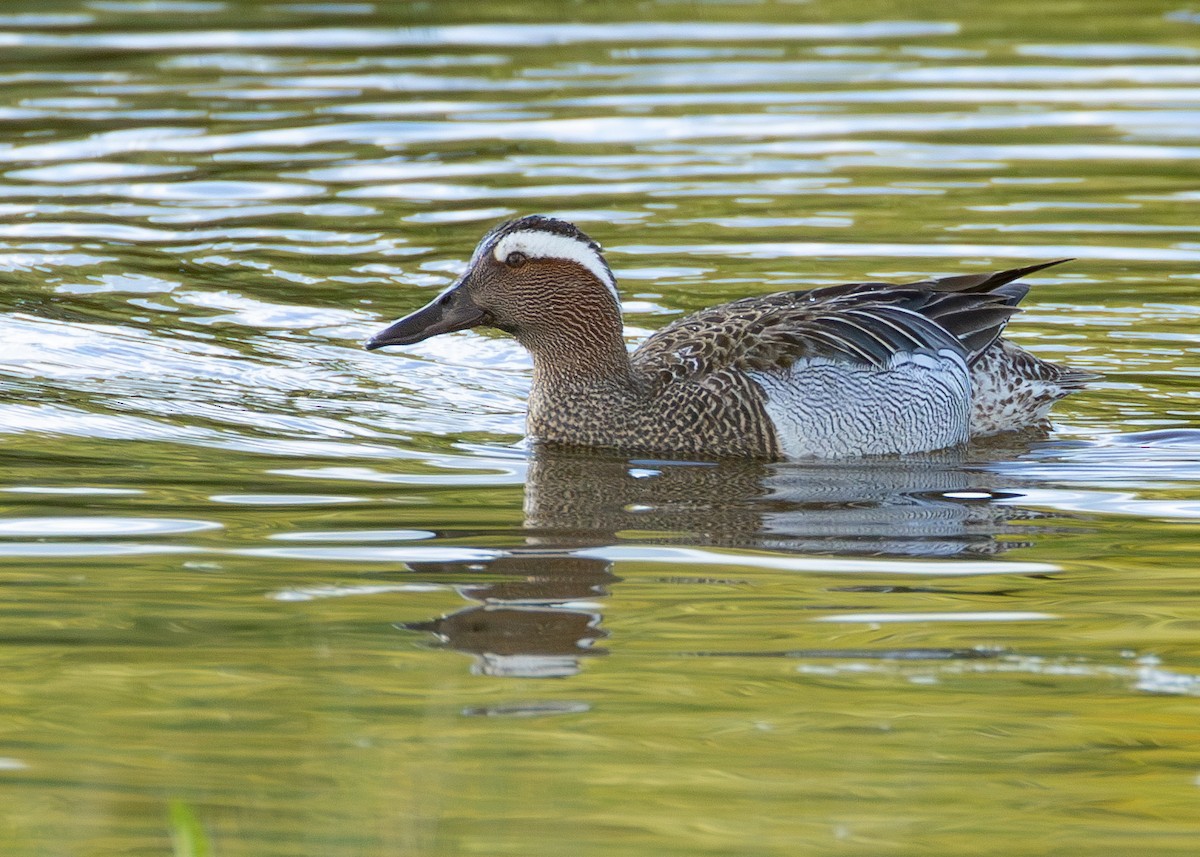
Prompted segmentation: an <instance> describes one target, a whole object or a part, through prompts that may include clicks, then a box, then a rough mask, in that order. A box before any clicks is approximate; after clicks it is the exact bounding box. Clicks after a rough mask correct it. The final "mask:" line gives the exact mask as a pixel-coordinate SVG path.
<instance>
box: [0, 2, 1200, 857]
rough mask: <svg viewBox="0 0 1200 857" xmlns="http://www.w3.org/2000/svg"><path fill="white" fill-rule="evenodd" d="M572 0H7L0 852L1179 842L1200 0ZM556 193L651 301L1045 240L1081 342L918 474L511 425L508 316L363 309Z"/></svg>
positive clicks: (1187, 682)
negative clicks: (1016, 400) (1064, 386)
mask: <svg viewBox="0 0 1200 857" xmlns="http://www.w3.org/2000/svg"><path fill="white" fill-rule="evenodd" d="M562 14H563V7H561V6H560V5H558V4H543V3H529V4H509V3H475V4H387V3H375V4H372V3H343V4H339V3H332V2H331V3H281V4H250V3H247V4H239V3H234V2H207V0H205V2H191V0H187V2H176V1H175V0H154V2H136V0H135V2H125V0H94V2H85V3H71V2H64V3H62V4H54V5H47V4H44V3H34V2H26V3H21V2H10V3H8V4H6V5H5V8H4V10H3V13H2V14H0V45H3V46H4V50H3V53H2V55H0V80H2V81H3V82H4V84H5V86H4V89H3V98H4V100H3V102H0V121H2V122H3V123H4V127H5V129H6V132H5V134H4V135H3V138H2V141H0V168H2V169H3V178H2V179H0V269H2V270H3V272H4V289H3V298H2V304H0V310H2V313H0V343H3V345H0V432H2V435H0V438H2V446H0V455H2V456H3V458H2V461H3V469H2V470H0V591H2V592H3V594H4V596H5V597H4V599H3V601H2V602H0V604H2V606H0V674H2V675H3V676H4V680H3V682H2V683H0V807H2V809H0V840H2V841H3V843H4V847H3V848H2V849H0V850H3V852H4V854H6V855H10V854H11V855H18V856H19V855H39V857H40V855H48V854H63V855H77V854H130V855H162V854H169V853H172V849H173V848H174V849H175V853H190V852H188V851H187V850H186V849H187V848H189V847H193V848H194V847H199V846H200V845H202V844H203V842H201V841H200V840H207V843H208V845H209V846H210V847H211V850H212V853H213V854H215V855H220V857H229V855H255V857H260V855H299V854H321V855H327V857H341V855H347V857H349V855H374V854H381V855H382V854H388V855H392V854H413V855H441V854H445V855H451V854H454V855H457V854H464V853H483V854H516V853H520V854H523V855H534V854H539V855H540V854H545V855H559V854H563V853H571V854H580V855H591V854H606V855H608V854H614V853H616V854H655V855H672V854H678V855H697V854H729V855H734V854H736V855H739V857H740V855H784V854H787V855H792V854H796V853H821V854H823V853H830V854H833V853H837V854H861V855H884V854H889V855H890V854H897V855H901V854H924V855H927V854H955V855H958V854H964V853H970V854H981V855H988V854H995V855H1016V854H1041V853H1050V852H1053V853H1064V854H1065V853H1071V854H1104V853H1123V852H1125V851H1128V850H1133V849H1136V850H1137V851H1138V852H1139V853H1146V854H1155V855H1160V854H1161V855H1166V854H1181V855H1184V854H1186V855H1191V854H1195V853H1196V852H1197V849H1198V846H1197V836H1198V835H1200V824H1198V823H1197V821H1196V819H1197V818H1198V817H1200V809H1198V807H1200V740H1198V734H1200V733H1198V732H1197V729H1196V722H1197V716H1198V715H1200V646H1198V645H1197V642H1196V640H1197V628H1198V627H1200V603H1198V601H1197V599H1196V598H1195V595H1194V593H1195V591H1196V588H1197V584H1198V583H1200V580H1198V578H1200V542H1198V540H1197V535H1198V533H1200V530H1198V523H1200V493H1198V491H1197V488H1198V486H1200V392H1198V377H1200V370H1198V369H1197V368H1196V367H1197V365H1200V361H1198V359H1197V357H1198V354H1200V333H1197V330H1198V329H1200V328H1198V327H1197V320H1198V317H1200V298H1198V297H1197V285H1198V280H1200V274H1197V269H1198V266H1197V262H1200V231H1198V230H1200V227H1198V226H1197V223H1198V222H1200V221H1198V219H1197V206H1198V205H1200V192H1198V191H1197V183H1196V176H1197V174H1198V173H1197V161H1200V88H1197V86H1196V84H1197V83H1198V82H1200V62H1197V60H1198V59H1200V13H1198V12H1197V11H1195V10H1194V9H1189V8H1187V7H1186V6H1180V5H1179V4H1178V3H1176V2H1174V0H1172V2H1167V3H1159V2H1138V3H1134V2H1112V3H1108V4H1104V5H1103V6H1102V7H1097V8H1095V9H1089V10H1086V11H1084V10H1082V7H1079V6H1077V5H1076V4H1050V5H1047V4H1044V3H1043V4H1025V3H1016V2H1012V0H1008V2H1005V1H1004V0H1002V2H992V3H987V4H959V5H958V6H950V7H947V6H946V5H945V4H933V3H916V4H905V7H904V10H903V14H900V13H898V12H897V11H896V9H895V8H894V7H893V6H892V5H891V4H875V3H861V4H834V3H831V2H826V0H812V2H809V3H756V2H744V3H728V4H722V3H705V4H678V3H670V2H661V3H654V2H650V3H631V2H623V1H622V0H618V2H611V3H606V4H603V6H602V7H601V6H587V5H580V6H571V7H570V10H569V14H570V15H571V16H573V17H572V18H571V21H572V22H571V23H569V24H568V23H562V20H563V19H562V17H561V16H562ZM699 21H703V22H704V23H698V22H699ZM488 22H494V23H496V24H497V26H484V24H486V23H488ZM535 211H536V212H542V213H548V214H555V215H558V216H562V217H567V218H570V219H573V220H575V221H576V222H578V223H580V225H581V226H582V227H583V228H584V229H586V230H588V231H589V232H591V233H592V234H593V235H595V237H597V238H598V239H600V240H601V241H602V242H603V243H604V244H605V246H606V248H607V250H608V253H609V258H610V261H611V262H612V264H613V266H614V268H615V269H616V271H617V274H618V276H619V278H620V281H621V290H622V296H623V298H624V299H625V302H626V311H627V321H628V328H629V334H630V338H631V340H636V339H637V338H639V337H640V336H642V335H644V334H645V333H647V332H649V331H651V330H653V329H655V328H657V327H660V326H662V325H663V324H665V323H667V322H668V321H669V320H670V319H672V318H674V317H676V316H677V315H678V314H680V313H681V312H684V311H688V310H692V309H697V308H700V307H703V306H707V305H710V304H713V303H717V302H720V301H722V300H727V299H731V298H734V297H737V296H741V295H744V294H751V293H756V292H768V291H772V290H779V289H785V288H794V287H799V286H805V285H814V284H822V283H833V282H845V281H851V280H856V279H863V278H885V279H886V278H903V277H910V276H925V275H928V274H935V273H961V272H966V271H978V270H985V269H988V268H993V267H999V266H1005V265H1012V264H1020V263H1030V262H1035V261H1038V260H1044V259H1052V258H1059V257H1063V256H1071V257H1074V258H1076V259H1077V260H1078V261H1076V262H1075V263H1073V264H1071V265H1069V266H1063V267H1061V268H1055V269H1054V270H1053V271H1047V272H1044V273H1042V274H1039V275H1038V276H1036V277H1034V278H1033V283H1034V290H1033V293H1032V295H1031V296H1030V298H1029V299H1028V301H1027V302H1026V307H1027V309H1026V311H1025V312H1024V313H1023V314H1022V315H1021V316H1020V317H1019V318H1018V319H1017V320H1016V322H1015V323H1014V325H1013V329H1012V335H1013V337H1014V338H1015V339H1016V340H1017V341H1018V342H1020V343H1021V344H1023V345H1025V346H1026V347H1028V348H1030V349H1032V350H1034V351H1035V352H1037V353H1038V354H1041V355H1043V356H1046V357H1050V358H1053V359H1059V360H1063V361H1066V362H1070V363H1072V364H1074V365H1077V366H1080V367H1082V368H1084V369H1088V370H1093V371H1097V372H1102V373H1104V375H1105V380H1104V381H1103V382H1101V383H1098V384H1096V385H1094V386H1093V387H1092V388H1091V389H1090V390H1089V391H1088V392H1086V393H1084V394H1081V395H1077V396H1074V397H1072V398H1070V399H1069V400H1067V401H1066V402H1064V403H1063V404H1061V405H1060V406H1059V407H1058V408H1057V410H1056V414H1055V417H1056V427H1055V431H1054V432H1053V433H1052V434H1051V435H1049V436H1047V437H1028V438H1009V439H1004V440H1002V441H1000V442H996V443H991V444H987V445H979V446H976V447H973V448H971V449H969V450H962V451H954V452H947V453H940V454H936V455H931V456H927V457H924V458H921V459H917V460H911V461H903V462H885V463H880V462H874V463H870V462H856V463H847V464H841V465H836V466H827V465H821V466H817V465H811V464H791V465H787V464H766V463H745V464H736V463H725V464H713V463H705V462H668V461H645V460H627V459H624V458H620V457H613V456H608V455H595V456H580V455H564V454H558V455H550V454H539V455H536V456H530V455H529V454H527V453H526V452H525V451H524V449H523V448H522V447H521V445H520V439H521V434H522V423H523V414H524V400H525V394H526V391H527V388H528V383H529V364H528V360H527V358H526V357H525V355H524V354H523V353H522V352H521V351H520V349H519V348H518V347H516V346H515V345H514V344H513V343H512V342H511V341H510V340H507V339H504V338H501V337H499V336H494V335H490V334H482V333H467V334H458V335H454V336H450V337H442V338H439V339H436V340H432V341H430V342H427V343H423V344H421V345H419V346H413V347H410V348H404V349H394V350H393V351H392V353H389V354H378V353H376V354H368V353H366V352H364V351H362V350H361V348H360V342H361V341H362V340H363V339H365V338H366V337H368V336H369V335H370V334H372V333H374V332H376V331H377V330H378V329H380V327H381V326H382V325H383V324H384V323H386V322H389V321H390V320H392V319H394V318H396V317H398V316H399V315H401V314H402V313H404V312H406V311H408V310H411V309H413V308H415V307H416V306H419V305H420V304H422V303H424V302H425V301H426V300H427V299H428V298H429V296H430V295H432V294H434V293H435V292H436V291H437V290H438V289H439V288H441V287H443V286H444V285H445V284H446V283H448V282H449V281H450V280H451V279H452V278H453V276H454V275H455V273H456V272H457V271H459V270H460V269H461V266H462V264H463V262H464V260H465V259H466V257H467V256H468V255H469V253H470V251H471V249H472V248H473V246H474V244H475V242H476V240H477V239H478V237H479V236H480V234H482V232H483V231H484V230H485V229H486V228H488V227H489V226H490V225H491V224H492V223H494V222H495V221H497V220H499V219H501V218H504V217H507V216H510V215H513V214H517V213H529V212H535ZM172 835H174V836H175V844H174V845H173V844H172V838H171V837H172Z"/></svg>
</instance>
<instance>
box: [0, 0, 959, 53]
mask: <svg viewBox="0 0 1200 857" xmlns="http://www.w3.org/2000/svg"><path fill="white" fill-rule="evenodd" d="M114 2H115V0H114ZM158 2H160V3H166V2H168V0H158ZM136 5H140V4H129V6H130V7H131V8H129V9H127V10H126V11H134V9H133V8H132V7H134V6H136ZM957 32H958V25H957V24H955V23H949V22H922V21H871V22H867V23H862V24H734V23H725V24H702V23H658V22H649V21H647V22H634V23H627V24H486V25H477V26H476V25H459V26H441V27H414V28H376V27H361V28H355V27H324V28H317V29H299V28H289V29H286V30H208V31H204V30H196V31H190V32H184V31H176V32H154V33H133V32H126V33H103V32H101V33H71V34H65V35H59V34H56V33H20V32H14V33H0V47H14V48H15V47H33V48H60V49H61V48H74V49H80V48H87V49H92V50H97V49H101V50H118V51H155V52H160V51H161V52H165V51H175V50H229V49H247V48H288V49H291V50H297V49H301V48H309V49H321V50H332V49H346V48H359V49H368V48H393V47H426V46H429V45H447V46H449V45H455V46H463V47H486V46H496V47H499V46H512V47H544V46H552V45H569V44H584V43H589V42H618V43H622V42H657V41H671V42H678V41H700V42H704V41H716V42H727V41H731V40H737V41H796V40H821V41H827V40H831V41H841V40H852V39H894V38H915V37H920V36H946V35H953V34H955V33H957Z"/></svg>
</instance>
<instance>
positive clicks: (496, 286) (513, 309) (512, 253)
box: [366, 215, 621, 350]
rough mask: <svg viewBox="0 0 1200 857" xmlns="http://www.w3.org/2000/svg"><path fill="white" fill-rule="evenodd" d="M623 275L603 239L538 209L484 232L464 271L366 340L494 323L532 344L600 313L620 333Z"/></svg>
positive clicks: (393, 341) (375, 344)
mask: <svg viewBox="0 0 1200 857" xmlns="http://www.w3.org/2000/svg"><path fill="white" fill-rule="evenodd" d="M620 313H621V304H620V299H619V297H618V295H617V286H616V279H615V278H614V277H613V274H612V271H611V270H610V269H609V267H608V263H607V262H605V261H604V257H603V256H602V255H601V254H600V245H599V244H597V243H596V242H595V241H593V240H592V239H591V238H589V237H588V236H587V235H585V234H584V233H583V232H581V231H580V230H579V229H578V228H577V227H576V226H575V225H574V224H571V223H567V222H566V221H565V220H555V219H554V218H551V217H541V216H539V215H531V216H529V217H522V218H520V219H518V220H510V221H508V222H507V223H502V224H500V225H499V226H497V227H496V228H495V229H493V230H492V231H491V232H489V233H488V234H487V235H485V236H484V237H483V240H482V241H480V242H479V246H478V247H476V248H475V253H474V254H473V255H472V256H471V262H470V264H469V265H468V266H467V270H466V271H465V272H464V273H463V275H462V276H461V277H459V278H458V280H457V281H456V282H455V283H454V285H452V286H450V288H448V289H446V290H445V291H444V292H442V293H441V294H440V295H438V296H437V297H436V298H434V299H433V300H432V301H430V302H429V303H428V304H426V305H425V306H423V307H422V308H421V309H419V310H417V311H416V312H414V313H411V314H410V315H407V316H405V317H404V318H402V319H400V320H399V321H397V322H396V323H395V324H393V325H392V326H391V327H389V328H387V329H386V330H384V331H383V332H381V333H379V334H377V335H376V336H375V337H373V338H372V339H371V340H369V341H368V342H367V343H366V347H367V348H368V349H369V350H374V349H376V348H382V347H384V346H385V345H411V344H413V343H414V342H421V341H422V340H425V339H428V338H429V337H431V336H437V335H438V334H439V333H450V332H451V331H454V330H465V329H467V328H469V327H495V328H499V329H500V330H503V331H505V332H507V333H511V334H513V335H514V336H516V337H517V338H518V339H519V340H521V341H522V342H523V343H525V344H526V345H534V344H536V343H537V342H539V341H540V340H543V339H545V338H547V337H550V338H557V337H558V336H559V334H561V332H562V331H563V330H569V329H570V328H571V327H573V326H575V327H578V326H582V327H583V328H585V329H587V328H590V327H592V326H594V325H595V323H596V322H597V321H598V320H599V321H601V322H602V323H604V324H606V325H609V326H611V320H612V319H613V318H615V319H616V328H617V332H618V335H619V333H620V317H621V315H620Z"/></svg>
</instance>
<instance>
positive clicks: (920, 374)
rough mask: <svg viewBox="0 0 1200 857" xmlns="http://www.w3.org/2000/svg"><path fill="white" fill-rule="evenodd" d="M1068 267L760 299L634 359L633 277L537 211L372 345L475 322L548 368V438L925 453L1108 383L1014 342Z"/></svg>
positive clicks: (678, 329)
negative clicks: (1038, 294) (1052, 272)
mask: <svg viewBox="0 0 1200 857" xmlns="http://www.w3.org/2000/svg"><path fill="white" fill-rule="evenodd" d="M1062 261H1066V260H1058V261H1056V262H1046V263H1043V264H1039V265H1030V266H1028V267H1024V268H1015V269H1013V270H1009V271H1000V272H997V273H985V274H963V275H959V276H953V277H942V278H940V279H930V280H921V281H919V282H914V283H906V284H902V285H894V284H890V283H851V284H847V285H839V286H826V287H820V288H814V289H808V290H799V291H790V292H779V293H777V294H769V295H762V296H757V297H747V298H742V299H741V300H736V301H733V302H731V303H727V304H722V305H720V306H715V307H711V308H709V309H705V310H701V311H699V312H697V313H694V314H692V315H689V316H687V317H685V318H681V319H679V320H677V321H675V322H673V323H671V324H669V325H667V326H666V327H665V328H663V329H662V330H659V331H658V332H657V333H655V334H653V335H652V336H650V337H649V338H647V339H646V340H645V341H644V342H643V343H642V344H641V345H640V346H638V347H637V348H636V349H635V350H634V351H633V352H632V353H631V352H629V351H628V350H627V349H626V346H625V341H624V337H623V329H622V320H621V302H620V296H619V295H618V293H617V284H616V278H615V277H614V276H613V273H612V270H611V269H610V268H609V266H608V263H607V262H606V261H605V260H604V256H603V255H602V254H601V251H600V245H599V244H597V243H596V242H595V241H593V240H592V239H591V238H589V237H588V236H587V235H585V234H584V233H583V232H582V231H580V230H579V229H578V228H577V227H576V226H574V225H573V224H571V223H567V222H565V221H562V220H557V219H554V218H550V217H542V216H538V215H532V216H528V217H522V218H520V219H517V220H511V221H508V222H506V223H502V224H500V225H499V226H497V227H495V228H494V229H492V230H491V231H490V232H488V233H487V235H485V236H484V237H483V240H481V241H480V242H479V246H478V247H476V249H475V252H474V254H473V255H472V256H471V261H470V264H469V265H468V266H467V270H466V272H465V273H464V274H463V275H462V276H461V277H459V279H458V280H457V282H455V283H454V284H453V285H452V286H450V287H449V288H448V289H446V290H445V291H444V292H442V293H441V294H440V295H438V296H437V297H436V298H434V299H433V300H432V301H431V302H430V303H429V304H427V305H426V306H424V307H423V308H421V309H419V310H417V311H416V312H414V313H412V314H410V315H408V316H406V317H404V318H402V319H400V320H399V321H397V322H396V323H395V324H393V325H392V326H390V327H388V328H387V329H386V330H384V331H382V332H381V333H379V334H378V335H377V336H375V337H374V338H373V339H371V340H370V341H368V342H367V343H366V347H367V348H368V349H376V348H382V347H384V346H388V345H411V344H413V343H416V342H421V341H422V340H424V339H428V338H429V337H431V336H437V335H438V334H442V333H449V332H451V331H456V330H464V329H466V328H472V327H494V328H498V329H499V330H502V331H504V332H506V333H509V334H512V335H513V336H514V337H516V339H517V341H518V342H520V343H521V345H523V346H524V347H525V348H526V349H527V350H528V351H529V352H530V354H531V355H532V356H533V385H532V389H531V391H530V395H529V410H528V416H527V430H528V434H529V437H530V439H531V440H532V441H534V442H537V443H546V444H553V445H563V446H575V447H605V448H611V449H619V450H630V451H642V452H653V453H657V454H662V455H672V456H692V457H722V456H755V457H768V458H791V459H800V458H840V457H849V456H860V455H877V454H895V453H912V452H924V451H929V450H935V449H942V448H944V447H950V446H955V445H958V444H963V443H966V442H967V441H968V440H970V439H971V438H973V437H983V436H987V435H993V434H998V433H1000V432H1006V431H1015V430H1020V429H1024V428H1029V427H1032V426H1038V425H1043V424H1044V423H1045V420H1046V414H1047V413H1048V412H1049V410H1050V407H1051V406H1052V405H1053V404H1054V402H1055V401H1057V400H1058V399H1060V398H1062V397H1063V396H1065V395H1067V394H1068V393H1071V392H1074V391H1076V390H1078V389H1080V388H1081V387H1082V386H1083V385H1084V384H1085V383H1086V382H1087V381H1089V380H1091V379H1092V378H1093V377H1095V376H1092V375H1090V374H1089V373H1086V372H1081V371H1078V370H1075V369H1072V368H1070V367H1066V366H1060V365H1057V364H1054V363H1050V362H1047V361H1045V360H1042V359H1040V358H1038V357H1035V356H1034V355H1032V354H1030V353H1029V352H1027V351H1025V350H1023V349H1021V348H1019V347H1018V346H1016V345H1014V344H1013V343H1011V342H1008V341H1006V340H1004V339H1001V338H1000V334H1001V333H1002V332H1003V330H1004V327H1005V325H1006V324H1007V322H1008V320H1009V318H1010V317H1011V316H1012V315H1013V313H1015V312H1016V311H1017V304H1018V302H1019V301H1020V300H1021V299H1022V298H1023V297H1025V295H1026V293H1027V292H1028V291H1029V287H1028V286H1027V285H1023V284H1021V283H1018V282H1017V280H1019V279H1020V278H1021V277H1024V276H1026V275H1028V274H1031V273H1033V272H1035V271H1039V270H1041V269H1043V268H1046V267H1049V266H1050V265H1056V264H1059V262H1062Z"/></svg>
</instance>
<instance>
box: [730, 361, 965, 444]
mask: <svg viewBox="0 0 1200 857" xmlns="http://www.w3.org/2000/svg"><path fill="white" fill-rule="evenodd" d="M749 375H750V377H751V378H752V379H753V380H754V381H755V382H757V383H758V385H759V386H760V387H761V388H762V390H763V392H764V393H766V396H767V401H766V403H765V405H766V411H767V416H769V417H770V418H771V423H772V425H773V426H774V427H775V439H776V441H777V442H778V443H779V449H780V451H781V452H782V453H783V454H784V455H785V456H786V457H788V458H793V459H795V458H847V457H854V456H859V455H887V454H891V453H906V452H925V451H928V450H932V449H942V448H944V447H948V446H956V445H958V444H960V443H965V442H966V440H967V438H968V430H967V428H968V424H969V421H970V416H971V379H970V374H969V372H968V371H967V365H966V363H965V362H964V361H963V359H962V357H961V356H960V355H959V354H957V353H956V352H954V351H951V350H949V349H942V350H940V351H938V353H937V354H936V355H933V354H929V353H927V352H916V353H912V352H901V353H899V354H896V355H894V356H893V357H892V360H891V363H890V364H889V365H888V367H887V368H886V369H877V368H868V367H865V366H858V365H855V364H851V363H846V362H844V361H840V360H830V359H828V358H825V357H809V358H802V359H800V360H797V361H796V362H795V363H793V364H792V366H791V367H790V368H789V369H787V370H785V371H782V372H751V373H749Z"/></svg>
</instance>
